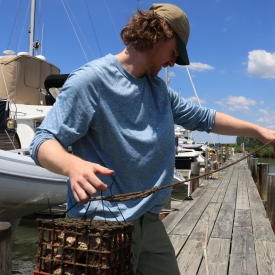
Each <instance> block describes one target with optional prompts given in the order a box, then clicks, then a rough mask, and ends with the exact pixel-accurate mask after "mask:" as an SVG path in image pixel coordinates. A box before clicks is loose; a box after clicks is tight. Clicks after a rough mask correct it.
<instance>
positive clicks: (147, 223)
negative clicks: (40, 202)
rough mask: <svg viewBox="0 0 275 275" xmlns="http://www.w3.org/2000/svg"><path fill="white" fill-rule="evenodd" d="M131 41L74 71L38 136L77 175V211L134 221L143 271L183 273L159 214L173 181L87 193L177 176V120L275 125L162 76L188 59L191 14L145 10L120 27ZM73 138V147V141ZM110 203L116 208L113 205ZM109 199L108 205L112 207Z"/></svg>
mask: <svg viewBox="0 0 275 275" xmlns="http://www.w3.org/2000/svg"><path fill="white" fill-rule="evenodd" d="M121 37H122V39H123V41H124V43H125V45H126V48H125V49H124V50H123V51H122V52H121V53H119V54H117V55H115V56H113V55H107V56H105V57H103V58H100V59H98V60H94V61H92V62H90V63H88V64H86V65H85V66H83V67H81V68H80V69H78V70H76V71H74V72H73V73H72V74H71V75H70V77H69V78H68V80H67V81H66V83H65V85H64V87H63V89H62V92H61V93H60V95H59V96H58V97H57V101H56V103H55V105H54V106H53V108H52V110H51V111H50V112H49V113H48V115H47V117H46V118H45V120H44V122H43V123H42V125H41V126H40V127H39V128H38V129H37V132H36V135H35V137H34V139H33V142H32V144H31V156H32V158H33V159H34V160H35V162H36V163H37V164H39V165H41V166H43V167H45V168H47V169H49V170H51V171H53V172H55V173H59V174H62V175H65V176H68V177H69V181H68V195H67V198H68V207H69V208H70V207H71V206H72V205H74V204H75V203H76V202H78V203H77V204H76V206H75V207H73V208H72V209H71V210H70V211H69V213H68V216H71V217H76V218H81V217H83V215H84V214H85V213H86V211H87V215H88V217H89V218H96V219H109V220H119V221H123V220H127V221H133V223H134V226H135V232H134V244H133V246H132V252H133V263H134V271H135V274H145V275H149V274H150V275H155V274H165V275H170V274H171V275H177V274H180V272H179V270H178V266H177V262H176V259H175V254H174V250H173V248H172V245H171V243H170V241H169V238H168V236H167V234H166V231H165V229H164V227H163V225H162V222H161V221H160V220H159V218H158V216H159V215H158V214H159V212H160V210H161V209H162V208H163V206H164V205H165V204H166V203H167V202H168V200H169V196H170V192H171V189H169V188H166V189H163V190H161V191H158V192H156V193H155V194H153V195H151V196H149V197H147V198H144V199H140V198H137V199H134V200H129V201H125V202H121V203H110V202H108V201H106V202H104V205H102V204H101V203H98V202H93V203H91V204H89V203H87V202H88V200H89V198H90V197H91V196H94V195H96V194H97V193H99V192H102V195H104V196H108V195H116V194H123V193H129V192H134V191H141V190H148V189H150V188H152V187H154V186H162V185H166V184H169V183H171V182H172V180H173V171H174V161H175V137H174V123H175V124H178V125H182V126H183V127H184V128H186V129H189V130H199V131H206V132H214V133H219V134H225V135H238V136H241V135H243V136H251V137H257V138H258V139H260V140H261V141H262V142H267V141H270V140H272V139H273V138H274V137H275V133H274V132H273V131H269V130H268V129H265V128H262V127H260V126H258V125H254V124H251V123H248V122H245V121H241V120H238V119H235V118H233V117H230V116H228V115H226V114H222V113H219V112H215V111H214V110H211V109H207V108H204V107H199V106H197V105H195V104H193V103H191V102H188V101H186V100H185V99H183V98H181V97H180V96H179V95H178V93H176V92H174V91H173V90H172V89H171V88H170V87H167V86H166V85H165V83H164V81H163V80H162V79H160V78H158V77H157V75H158V73H159V71H160V70H161V68H162V67H167V66H171V67H172V66H174V64H175V63H177V64H180V65H188V64H189V59H188V55H187V51H186V45H187V41H188V37H189V23H188V19H187V17H186V15H185V13H184V12H183V11H182V10H181V9H180V8H178V7H176V6H174V5H170V4H154V5H153V6H152V7H151V8H150V10H149V11H145V12H142V11H137V14H136V15H135V16H133V17H132V19H131V20H130V22H129V23H128V24H127V25H126V27H125V28H124V29H123V30H122V32H121ZM69 145H71V146H72V151H73V154H69V153H68V152H67V151H66V150H65V149H66V148H67V147H68V146H69ZM107 207H108V208H107ZM107 209H108V211H106V210H107Z"/></svg>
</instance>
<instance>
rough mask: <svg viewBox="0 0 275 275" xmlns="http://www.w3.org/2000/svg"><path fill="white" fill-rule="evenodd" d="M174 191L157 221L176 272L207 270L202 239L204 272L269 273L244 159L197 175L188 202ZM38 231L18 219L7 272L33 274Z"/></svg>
mask: <svg viewBox="0 0 275 275" xmlns="http://www.w3.org/2000/svg"><path fill="white" fill-rule="evenodd" d="M238 157H240V154H236V155H235V156H234V158H233V157H231V158H230V159H229V160H228V161H226V162H225V163H224V166H226V165H228V164H230V163H232V162H233V161H235V160H236V159H237V158H238ZM260 161H261V162H267V159H260ZM270 162H271V163H270V167H269V173H274V170H275V165H273V162H274V161H273V159H271V160H270ZM177 195H178V196H177V197H176V196H175V194H174V196H173V197H174V199H173V198H172V209H171V212H170V213H169V214H168V216H167V217H166V218H165V219H164V220H163V222H164V225H165V226H166V229H167V232H168V233H169V236H170V238H171V240H172V243H173V244H174V248H175V252H176V255H177V259H178V261H179V265H180V269H181V274H208V273H206V272H205V268H206V265H205V260H204V257H203V253H204V246H205V242H206V240H207V246H205V247H206V253H207V256H208V260H207V262H208V268H209V274H274V256H273V255H274V253H275V252H274V250H272V249H274V248H273V247H274V242H275V240H274V234H273V232H272V229H271V226H270V222H269V220H268V219H267V218H266V213H265V209H264V206H263V203H262V201H261V199H260V197H259V195H258V191H257V189H256V185H255V183H254V182H253V179H252V176H251V172H250V171H249V170H248V165H247V160H244V161H241V162H240V163H237V164H235V165H233V166H231V167H228V168H225V169H224V170H222V171H220V172H217V173H216V174H215V173H214V174H213V176H212V178H210V179H208V180H205V179H201V181H200V186H199V188H198V189H197V190H196V191H195V192H194V193H193V194H192V198H193V200H183V199H182V197H183V196H186V194H185V195H184V194H177ZM206 233H207V238H206ZM232 233H233V234H232ZM38 234H39V232H38V229H37V224H36V221H35V219H33V218H32V219H30V218H23V219H22V220H21V222H20V224H19V227H18V229H17V230H16V232H15V235H14V236H13V238H12V269H13V273H12V274H21V275H28V274H32V273H33V271H34V268H35V265H36V254H37V248H38V245H37V241H38ZM218 248H219V249H218ZM261 248H263V250H261ZM265 249H266V250H265ZM264 251H265V252H266V253H265V254H263V252H264ZM265 261H268V264H267V263H265ZM234 268H237V270H238V272H237V273H234V270H235V269H234ZM217 270H218V272H217ZM196 272H199V273H196ZM227 272H228V273H227ZM241 272H242V273H241Z"/></svg>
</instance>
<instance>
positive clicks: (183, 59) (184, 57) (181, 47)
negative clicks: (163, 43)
mask: <svg viewBox="0 0 275 275" xmlns="http://www.w3.org/2000/svg"><path fill="white" fill-rule="evenodd" d="M176 37H177V45H178V51H179V56H178V57H177V58H176V61H175V62H176V64H178V65H189V64H190V62H189V58H188V54H187V50H186V46H185V44H184V43H183V42H182V40H181V39H180V37H179V36H178V35H177V34H176Z"/></svg>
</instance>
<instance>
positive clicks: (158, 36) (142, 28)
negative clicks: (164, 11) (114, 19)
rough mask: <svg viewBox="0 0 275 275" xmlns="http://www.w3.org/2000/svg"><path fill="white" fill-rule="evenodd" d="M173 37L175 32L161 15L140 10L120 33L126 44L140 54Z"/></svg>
mask: <svg viewBox="0 0 275 275" xmlns="http://www.w3.org/2000/svg"><path fill="white" fill-rule="evenodd" d="M173 35H174V32H173V30H172V29H171V28H170V27H169V25H168V24H167V23H166V22H165V20H164V19H162V18H161V17H160V16H159V15H157V14H156V13H154V12H152V11H141V10H139V9H138V10H137V12H136V14H132V17H131V20H130V21H129V22H128V23H127V25H126V26H125V27H124V28H123V29H122V31H121V32H120V36H121V38H122V40H123V42H124V44H125V45H126V46H130V47H133V48H134V49H135V50H136V51H138V52H142V51H144V50H146V49H151V48H152V47H153V45H154V44H155V43H157V42H159V41H161V40H165V39H169V38H171V37H173Z"/></svg>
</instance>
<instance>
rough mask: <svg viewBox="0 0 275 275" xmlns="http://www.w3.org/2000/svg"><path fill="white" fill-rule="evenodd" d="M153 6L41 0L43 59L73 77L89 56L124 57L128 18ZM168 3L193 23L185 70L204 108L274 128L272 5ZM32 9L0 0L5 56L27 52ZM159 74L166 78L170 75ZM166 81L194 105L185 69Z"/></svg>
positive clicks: (233, 0)
mask: <svg viewBox="0 0 275 275" xmlns="http://www.w3.org/2000/svg"><path fill="white" fill-rule="evenodd" d="M156 2H157V3H160V2H162V1H156ZM165 2H166V3H167V1H165ZM18 3H20V5H19V4H18ZM152 3H155V2H154V1H137V0H116V1H115V0H86V1H85V0H66V1H65V0H63V1H61V0H38V1H37V17H36V36H35V39H39V40H40V41H42V48H41V49H40V51H39V54H43V55H44V56H45V57H46V58H47V60H48V61H49V62H51V63H53V64H55V65H56V66H58V67H59V68H60V69H61V73H69V72H71V71H72V70H74V69H76V68H78V67H79V66H81V65H83V64H85V63H86V62H88V61H90V60H92V59H95V58H98V57H101V56H104V55H105V54H108V53H113V54H116V53H119V52H120V51H121V50H122V49H123V47H124V46H123V43H122V42H121V39H120V37H119V32H120V30H121V29H122V28H123V26H124V25H125V23H126V22H127V21H128V20H129V18H130V15H131V13H132V12H133V11H135V10H136V8H137V7H139V8H141V9H148V8H149V7H150V6H151V4H152ZM169 3H171V4H175V5H178V6H179V7H181V8H182V9H183V10H184V11H185V12H186V14H187V16H188V18H189V21H190V26H191V33H190V38H189V42H188V45H187V50H188V54H189V59H190V62H191V64H190V65H189V66H188V71H189V72H190V75H191V79H192V81H193V84H194V87H195V89H196V92H197V94H198V96H199V98H200V103H201V105H203V106H206V107H209V108H213V109H215V110H217V111H221V112H225V113H227V114H229V115H232V116H235V117H237V118H240V119H244V120H247V121H250V122H253V123H257V124H259V125H262V126H264V127H267V128H270V129H274V130H275V16H274V10H275V1H274V0H238V1H237V0H192V1H187V0H172V1H170V2H169ZM28 5H29V0H21V1H18V0H0V28H1V30H0V33H1V39H0V50H1V53H2V51H3V50H6V49H12V50H14V51H15V52H16V53H17V52H21V51H28V39H29V38H28V26H29V17H28V14H27V12H28ZM64 6H65V7H66V9H65V8H64ZM18 7H20V12H18V14H17V11H18ZM87 7H88V8H87ZM68 14H69V17H68ZM16 15H17V16H16ZM72 25H73V27H72ZM74 30H75V31H74ZM41 51H42V52H41ZM159 76H160V77H162V78H163V79H165V72H164V71H161V72H160V74H159ZM169 79H170V83H169V86H170V87H172V88H173V89H174V90H175V91H177V92H179V93H181V95H182V96H183V97H185V98H187V99H189V100H192V101H196V98H195V93H194V89H193V87H192V84H191V81H190V79H189V76H188V73H187V70H186V68H185V67H184V66H183V67H181V66H174V67H173V68H169ZM194 137H195V140H196V141H209V142H212V139H213V140H214V142H215V143H218V142H225V143H233V142H235V137H228V136H221V135H215V134H213V135H212V137H211V136H210V135H208V134H206V133H197V132H194Z"/></svg>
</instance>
